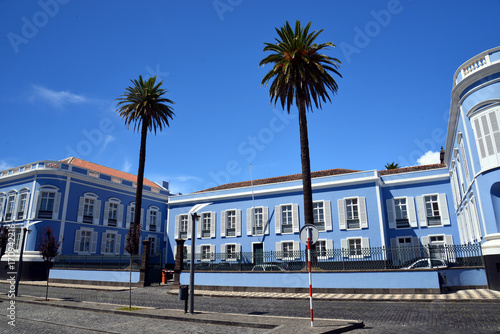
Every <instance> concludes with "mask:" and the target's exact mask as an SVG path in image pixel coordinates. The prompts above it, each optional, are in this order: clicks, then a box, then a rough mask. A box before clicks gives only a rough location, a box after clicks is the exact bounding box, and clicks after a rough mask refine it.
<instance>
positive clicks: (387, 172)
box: [378, 164, 446, 175]
mask: <svg viewBox="0 0 500 334" xmlns="http://www.w3.org/2000/svg"><path fill="white" fill-rule="evenodd" d="M438 168H446V164H433V165H422V166H413V167H403V168H395V169H386V170H379V171H378V173H379V175H390V174H400V173H410V172H418V171H422V170H430V169H438Z"/></svg>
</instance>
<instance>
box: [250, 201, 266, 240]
mask: <svg viewBox="0 0 500 334" xmlns="http://www.w3.org/2000/svg"><path fill="white" fill-rule="evenodd" d="M258 211H261V212H258ZM258 222H260V223H261V225H260V226H258ZM257 229H261V230H262V233H258V230H257ZM247 235H250V236H260V235H269V208H268V207H266V206H256V207H253V208H248V209H247Z"/></svg>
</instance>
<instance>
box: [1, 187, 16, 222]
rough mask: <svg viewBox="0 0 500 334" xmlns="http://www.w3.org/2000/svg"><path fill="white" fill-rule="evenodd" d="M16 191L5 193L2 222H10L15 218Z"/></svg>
mask: <svg viewBox="0 0 500 334" xmlns="http://www.w3.org/2000/svg"><path fill="white" fill-rule="evenodd" d="M16 204H17V191H15V190H11V191H9V192H8V193H7V198H6V201H5V215H4V221H6V222H12V221H14V220H15V218H16V211H17V210H16Z"/></svg>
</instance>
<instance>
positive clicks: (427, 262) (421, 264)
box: [401, 258, 448, 269]
mask: <svg viewBox="0 0 500 334" xmlns="http://www.w3.org/2000/svg"><path fill="white" fill-rule="evenodd" d="M425 268H437V269H442V268H448V263H447V262H446V261H445V260H442V259H431V258H425V259H420V260H418V261H415V262H413V263H412V264H410V265H409V266H407V267H404V268H401V269H425Z"/></svg>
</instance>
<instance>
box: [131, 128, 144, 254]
mask: <svg viewBox="0 0 500 334" xmlns="http://www.w3.org/2000/svg"><path fill="white" fill-rule="evenodd" d="M147 135H148V124H147V121H145V120H143V121H142V129H141V147H140V151H139V169H138V171H137V188H136V192H135V209H134V210H135V211H134V225H136V224H138V223H139V222H140V221H141V208H142V185H143V183H144V165H145V164H146V138H147ZM131 228H132V226H131ZM139 232H140V231H139ZM139 240H140V239H139ZM137 253H139V246H138V245H137Z"/></svg>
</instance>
